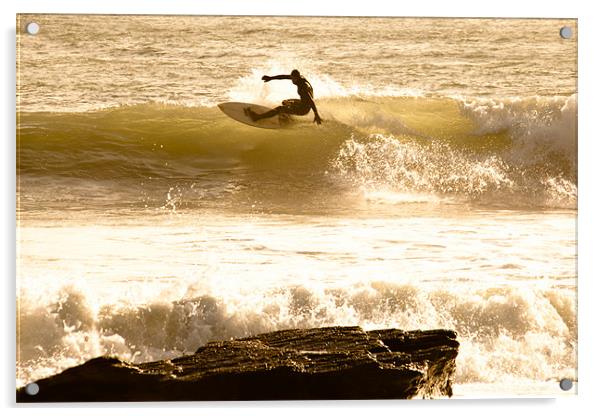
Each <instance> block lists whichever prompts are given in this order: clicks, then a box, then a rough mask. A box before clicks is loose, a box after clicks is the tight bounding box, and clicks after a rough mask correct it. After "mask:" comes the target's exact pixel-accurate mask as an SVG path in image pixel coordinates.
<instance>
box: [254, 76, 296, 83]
mask: <svg viewBox="0 0 602 416" xmlns="http://www.w3.org/2000/svg"><path fill="white" fill-rule="evenodd" d="M261 79H262V80H263V82H268V81H272V80H274V79H292V78H291V76H290V75H275V76H273V77H271V76H269V75H264V76H262V77H261Z"/></svg>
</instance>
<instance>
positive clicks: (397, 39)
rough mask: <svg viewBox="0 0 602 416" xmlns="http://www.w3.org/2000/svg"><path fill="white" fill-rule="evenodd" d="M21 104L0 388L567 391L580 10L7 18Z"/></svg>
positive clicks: (206, 394)
mask: <svg viewBox="0 0 602 416" xmlns="http://www.w3.org/2000/svg"><path fill="white" fill-rule="evenodd" d="M31 22H35V23H37V24H38V25H39V26H38V29H39V30H38V31H37V32H36V33H35V34H32V33H28V27H29V28H30V29H31V26H28V24H29V23H31ZM563 28H564V29H563ZM16 111H17V137H16V140H17V165H16V166H17V210H16V215H17V242H16V244H17V334H16V336H17V338H16V340H17V362H16V371H17V373H16V384H17V401H19V402H24V401H31V402H48V401H50V402H52V401H157V400H161V401H171V400H199V401H201V400H281V399H376V398H379V399H409V398H447V397H453V398H456V397H470V398H484V397H500V396H501V397H529V396H531V397H532V396H538V397H541V396H546V397H548V396H557V395H561V394H575V393H576V388H577V386H576V382H577V359H576V353H577V311H576V290H577V270H576V258H577V251H576V249H577V242H576V218H577V128H576V119H577V21H576V19H456V18H453V19H452V18H386V17H383V18H357V17H353V18H351V17H300V16H289V17H265V16H264V17H259V16H247V17H245V16H158V15H155V16H144V15H137V16H134V15H132V16H129V15H60V14H55V15H44V14H29V15H25V14H22V15H18V16H17V109H16ZM561 381H562V383H561ZM561 385H562V388H561Z"/></svg>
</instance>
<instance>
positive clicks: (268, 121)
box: [217, 102, 293, 129]
mask: <svg viewBox="0 0 602 416" xmlns="http://www.w3.org/2000/svg"><path fill="white" fill-rule="evenodd" d="M217 106H218V107H219V109H220V110H222V111H223V112H224V114H226V115H227V116H229V117H231V118H233V119H234V120H236V121H239V122H241V123H244V124H248V125H249V126H253V127H260V128H262V129H283V128H287V127H290V126H291V125H292V124H293V123H292V118H291V117H290V116H274V117H270V118H264V119H261V120H257V121H253V120H251V117H249V116H247V115H246V114H245V108H250V109H251V110H253V111H254V112H255V113H259V114H261V113H265V112H266V111H270V110H271V108H268V107H264V106H262V105H257V104H249V103H237V102H229V103H221V104H218V105H217Z"/></svg>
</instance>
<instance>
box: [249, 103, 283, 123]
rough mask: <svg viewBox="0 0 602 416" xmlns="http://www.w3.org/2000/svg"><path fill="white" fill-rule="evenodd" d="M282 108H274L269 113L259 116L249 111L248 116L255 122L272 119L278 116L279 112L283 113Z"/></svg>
mask: <svg viewBox="0 0 602 416" xmlns="http://www.w3.org/2000/svg"><path fill="white" fill-rule="evenodd" d="M284 108H285V107H284V106H283V105H281V106H280V107H276V108H274V109H272V110H270V111H266V112H265V113H261V114H257V113H256V112H254V111H253V110H249V115H250V117H251V119H252V120H253V121H257V120H262V119H264V118H269V117H274V116H276V115H278V114H280V113H281V112H283V109H284Z"/></svg>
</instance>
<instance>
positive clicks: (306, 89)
mask: <svg viewBox="0 0 602 416" xmlns="http://www.w3.org/2000/svg"><path fill="white" fill-rule="evenodd" d="M261 79H262V80H263V82H269V81H271V80H273V79H290V80H291V81H292V82H293V84H295V85H296V86H297V94H299V97H301V99H300V100H299V99H296V98H293V99H289V100H284V101H282V105H281V106H279V107H276V108H274V109H272V110H270V111H266V112H265V113H261V114H257V113H256V112H254V111H253V110H251V109H250V108H245V114H247V115H248V116H249V117H251V119H252V120H253V121H257V120H261V119H264V118H269V117H274V116H275V115H281V114H295V115H298V116H303V115H305V114H307V113H309V110H314V122H315V123H317V124H322V119H321V118H320V115H319V114H318V109H317V108H316V103H315V102H314V89H313V88H312V86H311V84H310V83H309V81H308V80H306V79H305V77H303V76H302V75H301V73H299V71H297V70H296V69H293V70H292V71H291V74H290V75H276V76H273V77H271V76H269V75H264V76H263V77H261Z"/></svg>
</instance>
